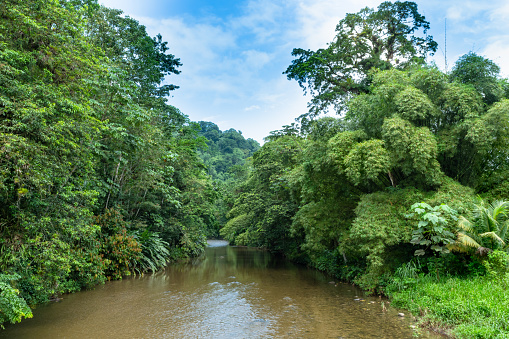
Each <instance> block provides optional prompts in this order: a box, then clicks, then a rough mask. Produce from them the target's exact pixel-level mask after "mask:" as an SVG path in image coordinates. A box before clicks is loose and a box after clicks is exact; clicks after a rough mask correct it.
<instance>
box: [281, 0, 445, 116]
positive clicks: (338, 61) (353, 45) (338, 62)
mask: <svg viewBox="0 0 509 339" xmlns="http://www.w3.org/2000/svg"><path fill="white" fill-rule="evenodd" d="M428 29H429V22H428V21H426V19H425V17H424V16H423V15H421V14H420V13H419V12H418V11H417V4H415V3H414V2H409V1H405V2H400V1H396V2H394V3H391V2H388V1H386V2H383V3H381V4H380V5H379V6H378V9H377V10H376V11H375V10H374V9H371V8H368V7H366V8H364V9H362V10H361V11H360V12H358V13H350V14H347V15H346V17H345V18H344V19H342V20H341V21H340V22H339V23H338V25H337V26H336V36H335V37H334V40H333V41H332V42H331V43H329V44H328V47H327V48H323V49H318V50H317V51H311V50H304V49H301V48H296V49H294V50H293V52H292V55H293V56H294V57H296V59H295V60H293V61H292V64H291V65H290V66H289V67H288V68H287V69H286V71H285V72H284V74H286V75H287V77H288V79H289V80H296V81H297V82H298V83H299V85H300V86H301V87H302V88H303V89H304V92H305V93H306V92H308V93H309V94H310V95H311V96H312V99H311V101H310V102H309V115H311V116H316V115H318V114H320V113H323V112H326V111H327V110H328V109H329V108H330V107H334V108H335V110H336V111H337V112H341V111H343V110H344V109H345V108H346V107H345V104H346V102H347V101H348V99H349V98H350V97H351V96H352V95H356V94H359V93H364V92H366V91H367V89H368V86H369V84H370V82H371V78H370V76H369V74H370V71H371V70H372V69H381V70H387V69H390V68H392V67H399V68H401V67H404V66H405V65H407V64H409V63H411V62H415V61H416V59H421V60H422V59H424V58H425V57H426V55H427V54H429V53H431V54H433V53H434V52H435V51H436V50H437V46H438V45H437V43H436V42H435V41H434V40H433V38H432V37H431V36H428V35H426V33H427V30H428ZM419 33H421V34H419Z"/></svg>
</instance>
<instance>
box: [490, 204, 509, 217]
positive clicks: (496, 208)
mask: <svg viewBox="0 0 509 339" xmlns="http://www.w3.org/2000/svg"><path fill="white" fill-rule="evenodd" d="M508 208H509V202H507V201H504V200H496V201H494V202H493V203H492V204H491V205H490V210H491V211H490V212H491V215H492V216H493V218H494V219H495V220H498V219H499V217H502V216H507V211H508Z"/></svg>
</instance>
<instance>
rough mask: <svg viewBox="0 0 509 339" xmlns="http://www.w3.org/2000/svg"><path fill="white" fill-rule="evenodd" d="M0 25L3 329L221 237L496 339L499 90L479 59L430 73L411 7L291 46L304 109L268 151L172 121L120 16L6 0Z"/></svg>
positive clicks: (269, 142) (152, 48)
mask: <svg viewBox="0 0 509 339" xmlns="http://www.w3.org/2000/svg"><path fill="white" fill-rule="evenodd" d="M0 20H1V21H0V23H1V24H0V139H1V142H0V155H1V157H0V199H1V201H0V235H1V236H0V292H1V294H0V324H1V323H4V322H12V323H14V322H17V321H20V320H21V319H22V318H25V317H30V316H31V312H30V307H29V306H32V305H36V304H39V303H43V302H47V301H48V300H51V299H53V298H57V297H58V296H59V295H61V294H62V293H68V292H73V291H78V290H80V289H83V288H91V287H93V286H94V285H96V284H100V283H104V282H105V281H106V280H109V279H121V278H122V277H124V276H126V275H132V274H142V273H143V272H149V271H157V270H159V269H161V268H162V267H164V266H165V265H166V264H167V263H168V262H170V261H171V260H176V259H179V258H184V257H190V256H197V255H200V254H201V252H202V251H203V248H204V246H205V244H206V239H207V238H211V237H222V238H224V239H226V240H228V241H229V242H230V243H231V244H235V245H244V246H254V247H261V248H265V249H268V250H270V251H273V252H276V253H280V254H282V255H284V256H286V257H287V258H289V259H290V260H293V261H296V262H299V263H303V264H306V265H308V266H310V267H313V268H316V269H319V270H322V271H325V272H327V273H328V274H330V275H331V276H333V277H335V278H337V279H341V280H343V281H348V282H353V283H355V284H357V285H359V286H361V287H362V288H364V289H365V290H368V291H370V292H372V293H379V294H384V295H387V296H389V297H390V298H391V300H392V301H393V302H394V303H395V304H396V305H398V306H401V307H404V308H406V309H409V310H410V311H412V312H413V313H414V314H416V315H420V316H422V319H423V323H425V324H427V326H428V327H440V328H445V329H447V333H448V334H449V335H451V336H456V337H461V338H463V337H464V338H506V337H507V336H508V335H509V325H508V324H509V293H507V288H508V286H509V243H508V242H509V232H508V227H509V221H508V213H509V161H508V159H509V81H508V80H507V79H503V78H501V77H500V68H499V67H498V66H497V65H496V64H495V63H494V62H493V61H491V60H489V59H486V58H484V57H483V56H480V55H477V54H476V53H473V52H470V53H467V54H465V55H463V56H462V57H460V58H459V59H458V60H457V61H456V63H455V64H454V67H453V68H452V70H451V71H450V72H444V71H442V70H440V69H439V68H438V67H437V66H435V65H434V64H432V63H428V62H426V57H427V56H428V55H430V54H433V53H434V52H436V50H437V47H438V45H437V43H436V42H435V41H434V40H433V38H432V37H431V36H429V35H427V30H428V29H429V22H427V21H426V19H425V17H424V16H422V15H421V14H420V13H419V12H418V10H417V5H416V4H415V3H413V2H395V3H391V2H384V3H382V4H380V6H379V7H378V8H377V9H371V8H365V9H363V10H361V11H360V12H358V13H353V14H348V15H347V16H346V17H345V18H344V19H342V20H341V21H340V22H339V23H338V25H337V27H336V36H335V38H334V39H333V41H332V42H330V43H329V44H328V45H327V47H326V48H324V49H318V50H316V51H312V50H305V49H301V48H295V49H294V50H293V52H292V55H293V56H294V57H295V59H294V60H293V62H292V63H291V64H290V65H289V66H288V68H287V69H286V71H285V72H284V74H285V75H286V76H287V77H288V79H289V80H291V81H297V82H298V84H299V85H300V86H301V87H302V88H303V90H304V92H305V93H307V94H309V95H310V96H311V101H310V103H309V108H310V109H309V112H307V113H306V114H303V115H301V116H300V117H299V118H298V119H297V122H295V123H292V124H291V125H287V126H283V128H282V129H281V130H277V131H273V132H271V134H270V135H269V136H267V137H266V139H265V143H264V145H263V146H262V147H260V145H259V144H258V143H257V142H256V141H254V140H252V139H247V140H246V139H245V138H244V137H243V136H242V133H241V132H240V131H236V130H234V129H230V130H228V131H221V130H219V128H218V126H217V125H215V124H214V123H211V122H203V121H201V122H199V123H196V122H192V121H190V120H189V119H188V117H187V116H186V115H185V114H184V113H182V112H181V111H180V110H179V109H178V108H176V107H174V106H172V105H170V104H169V103H168V101H167V97H168V95H169V93H170V92H171V91H173V90H176V89H177V88H178V86H176V85H172V84H169V83H168V81H169V80H170V79H171V80H172V81H171V82H173V79H174V78H175V77H177V75H178V73H179V66H181V63H180V60H179V59H178V58H177V57H175V56H174V55H172V54H170V53H168V51H169V47H168V44H167V43H166V42H164V40H163V38H162V37H161V36H160V35H158V36H156V37H150V36H148V35H147V33H146V31H145V28H144V27H143V26H142V25H140V24H139V23H138V22H137V21H136V20H134V19H132V18H129V17H126V16H123V15H122V12H121V11H119V10H115V9H109V8H106V7H103V6H100V5H98V4H97V2H95V1H93V0H69V1H64V0H52V1H42V0H31V1H25V2H20V1H15V0H5V1H3V2H2V4H1V5H0ZM327 112H335V113H337V115H336V117H331V116H330V115H329V116H326V117H324V116H323V114H324V113H327Z"/></svg>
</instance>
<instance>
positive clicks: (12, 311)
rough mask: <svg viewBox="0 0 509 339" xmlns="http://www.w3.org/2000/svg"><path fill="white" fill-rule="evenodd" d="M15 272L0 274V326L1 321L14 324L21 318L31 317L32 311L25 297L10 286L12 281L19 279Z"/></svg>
mask: <svg viewBox="0 0 509 339" xmlns="http://www.w3.org/2000/svg"><path fill="white" fill-rule="evenodd" d="M19 278H20V276H19V275H17V274H12V275H6V274H0V327H2V328H4V326H3V323H6V322H10V323H12V324H15V323H16V322H20V321H21V319H23V318H32V312H31V310H30V307H28V305H27V303H26V301H25V299H23V298H21V297H20V296H19V290H17V289H16V288H14V287H13V286H12V282H13V281H15V280H17V279H19Z"/></svg>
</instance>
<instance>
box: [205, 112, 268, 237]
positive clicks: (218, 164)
mask: <svg viewBox="0 0 509 339" xmlns="http://www.w3.org/2000/svg"><path fill="white" fill-rule="evenodd" d="M198 123H199V124H200V128H201V129H200V131H199V132H198V135H199V137H202V138H205V142H206V146H201V147H200V148H199V149H198V154H199V156H200V158H201V159H202V160H203V162H204V164H205V166H206V168H207V172H208V174H209V175H210V177H211V179H212V180H213V185H214V188H215V190H216V191H217V193H218V194H217V198H216V200H215V202H214V206H213V207H212V211H213V215H214V226H215V227H213V228H209V232H208V234H207V236H208V237H209V238H219V237H220V234H219V232H220V229H221V227H223V226H224V225H225V224H226V222H227V220H228V219H227V214H228V211H229V210H230V209H231V208H232V207H233V203H234V201H235V198H234V193H235V191H236V189H237V187H238V185H239V184H240V183H242V182H243V181H244V180H246V178H247V176H248V174H249V172H250V171H251V169H252V168H251V164H250V161H249V159H250V158H251V157H252V155H253V154H254V152H255V151H257V150H258V149H259V148H260V144H259V143H258V142H257V141H255V140H253V139H251V138H249V139H245V138H244V136H243V135H242V132H241V131H236V130H235V129H233V128H231V129H229V130H227V131H221V130H220V129H219V127H218V126H217V125H216V124H214V123H212V122H206V121H200V122H198Z"/></svg>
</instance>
